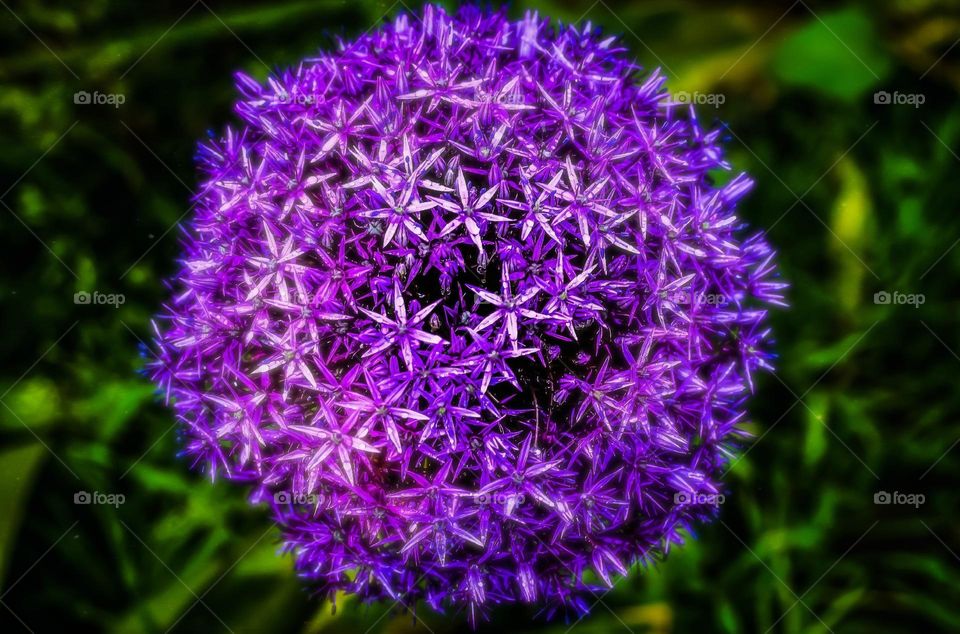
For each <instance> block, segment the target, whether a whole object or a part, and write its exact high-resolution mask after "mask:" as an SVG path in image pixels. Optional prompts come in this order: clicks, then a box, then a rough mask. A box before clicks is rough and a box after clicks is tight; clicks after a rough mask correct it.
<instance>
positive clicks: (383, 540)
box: [151, 7, 783, 619]
mask: <svg viewBox="0 0 960 634" xmlns="http://www.w3.org/2000/svg"><path fill="white" fill-rule="evenodd" d="M639 70H640V69H639V68H638V67H637V66H636V65H635V64H633V63H631V62H630V61H629V58H628V57H627V54H626V52H625V50H624V49H623V47H622V46H620V45H619V44H618V43H617V40H616V39H615V38H611V37H606V36H603V35H601V34H599V33H598V32H597V31H596V30H595V29H594V28H592V27H591V26H590V25H589V24H587V25H585V26H583V27H582V28H576V27H559V28H557V27H553V26H551V25H550V24H549V22H548V21H547V20H543V19H541V18H539V17H538V16H537V15H536V14H528V15H527V16H526V17H525V18H524V19H522V20H520V21H519V22H511V21H509V20H508V19H507V18H506V16H505V15H504V14H503V13H494V14H488V13H485V12H482V11H480V10H477V9H473V8H467V9H463V10H461V11H460V12H459V13H458V14H457V15H455V16H451V15H448V14H447V13H445V12H444V11H443V10H441V9H438V8H434V7H426V8H425V9H424V11H423V13H422V15H421V16H419V17H418V16H412V17H411V16H400V17H399V18H397V19H396V20H395V21H394V22H393V23H392V24H390V25H388V26H385V27H383V28H381V29H380V30H377V31H374V32H371V33H368V34H366V35H363V36H361V37H360V38H359V39H357V40H355V41H353V42H343V43H341V45H340V47H339V49H338V50H337V51H336V52H333V53H320V54H318V55H317V56H316V57H312V58H309V59H307V60H305V61H303V62H302V63H301V64H300V65H298V66H297V67H296V68H295V69H292V70H290V71H288V72H284V73H280V74H277V75H275V76H273V77H270V78H269V79H268V80H267V82H266V85H261V84H259V83H257V82H255V81H254V80H252V79H251V78H249V77H247V76H245V75H239V76H238V81H237V84H238V88H239V90H240V92H241V94H242V98H241V100H240V101H239V103H238V104H237V106H236V111H237V113H238V115H239V116H240V117H241V119H242V121H243V123H242V125H241V126H240V127H239V128H231V129H227V131H226V132H225V134H224V135H223V136H222V137H220V138H217V139H215V140H212V141H208V142H207V143H206V144H205V145H203V147H202V148H201V150H200V153H199V163H200V167H201V169H202V172H203V179H204V180H203V184H202V188H201V190H200V193H199V194H198V196H197V201H196V202H197V205H196V213H195V215H194V217H193V220H192V224H191V229H190V231H188V232H187V233H188V237H187V239H186V242H185V247H184V249H185V253H184V256H183V260H182V266H181V268H180V270H179V273H178V274H177V276H176V277H175V279H174V280H173V282H172V285H171V286H172V288H173V293H174V294H173V297H172V299H171V300H170V302H169V303H168V305H167V306H166V307H165V310H164V312H163V313H162V314H161V315H160V316H159V317H158V319H157V320H156V324H155V329H156V339H157V343H158V346H159V349H160V353H159V355H158V357H157V358H156V360H155V361H153V362H151V372H152V375H153V377H154V378H155V380H156V381H157V383H158V384H159V385H160V386H161V389H162V390H163V391H164V392H166V393H167V395H168V396H169V397H170V398H171V401H172V402H173V406H174V408H175V410H176V415H177V417H178V419H179V420H180V423H181V427H180V429H181V432H182V439H183V444H184V451H185V454H186V455H188V456H189V457H191V458H192V459H193V460H194V461H195V462H196V464H197V465H199V466H201V467H202V468H204V469H206V470H208V471H209V473H210V475H211V477H213V476H215V475H216V474H219V475H221V476H223V477H226V478H229V479H232V480H238V481H243V482H249V483H253V484H254V486H255V493H254V497H255V499H256V500H260V501H268V502H269V504H270V506H271V508H272V510H273V512H274V514H275V517H276V520H277V522H278V524H279V525H280V526H281V528H282V530H283V536H284V543H285V547H286V548H287V549H288V550H289V551H290V552H292V553H293V555H294V558H295V561H296V565H297V569H298V570H299V572H300V573H301V574H302V576H303V577H305V578H306V579H308V580H309V581H310V583H311V585H312V586H314V587H315V588H317V589H318V590H319V591H321V592H322V593H324V594H325V595H330V596H333V594H334V593H335V592H336V591H346V592H349V593H355V594H357V595H359V596H360V597H362V598H363V599H367V600H376V599H383V598H389V599H391V600H393V601H398V602H402V604H403V605H412V604H413V602H415V601H418V600H424V601H426V602H427V603H428V604H430V605H431V606H432V607H434V608H435V609H443V608H444V607H448V606H455V607H467V608H468V609H469V612H470V615H471V618H472V619H474V618H476V617H477V616H478V615H482V614H483V613H484V611H485V610H486V609H487V608H489V607H490V606H491V605H494V604H499V603H506V602H514V601H523V602H531V603H534V602H535V603H539V604H541V605H543V606H544V607H545V608H546V609H547V610H548V611H554V610H556V609H559V608H572V609H574V610H576V611H581V612H583V611H586V610H587V609H588V606H589V605H590V604H592V603H593V601H592V600H590V598H591V596H592V595H591V592H594V591H597V588H595V587H594V586H595V585H609V584H611V583H612V582H613V580H614V578H615V577H616V576H618V575H624V574H626V573H627V570H628V568H629V567H630V566H631V565H632V564H634V563H637V562H647V561H650V560H652V559H654V558H656V557H658V556H660V555H662V554H663V553H665V552H666V551H667V549H668V548H669V547H670V545H671V544H672V543H678V542H680V541H681V540H682V535H683V534H684V532H685V531H686V530H687V529H689V527H690V526H691V524H692V523H694V522H696V521H698V520H704V519H708V518H709V517H710V516H712V515H713V514H714V512H715V506H714V505H712V504H711V503H710V501H711V500H712V499H713V497H712V496H713V495H715V494H718V493H719V492H720V491H721V488H720V484H719V482H718V477H719V475H720V474H721V473H722V472H723V470H724V467H725V465H726V464H728V462H729V459H730V457H731V455H732V451H733V449H734V448H735V440H736V439H737V437H738V431H737V425H738V423H740V422H742V420H743V418H744V416H745V411H744V405H745V399H746V397H747V396H748V394H749V392H750V391H751V389H752V385H753V380H752V375H753V373H754V372H755V371H756V370H758V369H764V368H767V367H768V359H769V356H770V353H769V351H768V339H769V331H768V328H767V326H766V325H765V322H766V317H767V315H766V311H765V310H764V308H763V304H764V303H772V304H779V303H781V302H782V300H781V294H780V293H781V291H782V288H783V284H782V283H780V282H778V281H777V279H776V271H775V267H774V264H773V253H772V251H771V249H770V247H769V246H768V244H767V242H766V241H765V240H764V239H763V238H762V237H761V236H759V235H752V236H748V235H745V234H744V233H743V223H742V222H741V221H740V220H739V219H738V218H737V216H736V215H735V210H734V207H735V204H736V202H737V200H738V199H740V198H741V197H742V196H743V195H744V194H745V193H746V192H747V191H748V190H749V189H750V187H751V181H750V179H749V178H748V177H747V176H745V175H742V174H741V175H739V176H735V177H733V178H732V179H729V182H728V183H727V184H726V185H725V186H722V187H717V186H715V185H714V181H713V179H712V178H711V175H710V172H711V170H729V169H730V168H729V166H728V165H727V163H726V162H724V160H723V158H722V152H721V149H720V147H719V145H718V142H719V139H720V133H719V132H718V131H707V130H704V129H703V128H702V127H701V125H700V124H699V123H698V121H697V119H696V117H695V114H694V112H693V110H692V109H691V108H690V107H689V106H680V105H678V104H676V103H673V102H671V100H670V98H669V95H668V93H667V92H666V91H665V89H664V87H663V85H664V78H663V77H662V76H661V75H660V74H659V73H658V72H653V73H652V74H649V75H647V76H645V77H644V76H642V75H640V73H639Z"/></svg>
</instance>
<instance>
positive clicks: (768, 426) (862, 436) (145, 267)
mask: <svg viewBox="0 0 960 634" xmlns="http://www.w3.org/2000/svg"><path fill="white" fill-rule="evenodd" d="M412 6H413V5H412V3H411V7H412ZM530 6H535V7H536V8H538V9H539V10H540V11H541V12H542V13H544V14H548V15H552V16H555V17H558V18H562V19H565V20H567V21H571V22H575V21H578V20H580V19H583V20H587V19H589V20H593V21H594V22H596V23H598V24H600V25H602V26H604V27H605V28H607V29H609V30H611V31H613V32H622V33H625V34H626V35H625V42H626V43H627V44H628V45H629V46H631V47H632V50H633V52H634V54H635V55H636V56H637V57H638V59H639V60H640V61H641V62H642V63H643V64H644V65H645V66H647V67H653V66H657V65H661V66H663V67H664V72H665V74H666V75H667V77H668V84H667V85H668V87H669V88H670V89H671V90H673V91H681V92H685V93H686V94H689V95H690V98H691V99H702V100H706V99H707V98H709V97H711V96H713V99H712V102H713V104H716V108H714V107H713V105H712V104H710V103H704V104H703V105H701V106H700V107H699V113H700V116H701V119H702V120H703V121H710V120H711V119H714V118H716V120H718V121H722V122H724V123H725V124H726V125H728V129H729V136H728V140H727V143H728V150H729V154H730V161H731V163H732V164H733V165H734V166H735V167H736V168H738V169H742V170H745V171H748V172H749V173H751V174H752V175H754V176H755V177H756V179H757V181H758V185H757V187H756V189H755V190H754V191H753V192H752V193H751V194H750V195H749V196H748V197H747V198H745V199H744V200H743V201H742V203H741V209H742V213H743V215H744V216H745V217H746V219H747V220H749V221H750V223H751V225H753V226H756V227H768V228H771V231H770V240H771V242H772V243H773V244H774V245H775V246H776V247H777V248H778V249H779V250H780V262H781V266H782V269H783V274H784V277H785V278H786V279H788V280H790V281H791V282H792V284H793V286H792V288H791V290H790V293H789V300H790V303H791V305H792V309H791V310H790V311H785V312H783V313H781V314H778V315H776V316H775V318H774V329H775V332H776V334H777V339H778V345H777V348H778V352H779V355H780V356H779V359H778V361H777V364H776V366H777V367H776V374H775V375H770V376H765V377H763V378H762V379H761V380H760V382H759V384H758V386H757V397H756V398H755V399H754V400H753V401H752V405H751V413H752V418H751V420H750V423H749V424H748V425H746V427H747V428H748V429H749V430H750V431H752V432H753V433H754V434H755V435H756V437H757V439H758V440H757V441H756V443H755V445H753V446H752V447H750V448H749V450H748V451H747V452H746V453H745V455H744V456H743V457H742V458H741V459H740V460H738V461H737V462H736V463H735V465H734V467H733V469H732V470H731V472H730V473H729V474H728V476H727V482H728V483H729V485H730V489H731V490H730V494H729V495H728V496H727V499H726V502H725V504H724V505H723V507H722V509H721V513H720V522H718V523H715V524H713V525H711V526H710V527H708V528H705V529H703V530H702V531H701V532H700V534H699V535H697V536H696V539H691V540H690V541H689V543H687V544H686V545H684V546H682V547H680V548H677V549H675V550H673V551H672V552H671V553H670V556H669V557H668V558H667V560H666V561H665V562H663V563H661V564H658V565H657V566H655V567H651V568H649V569H648V570H646V571H643V572H640V573H639V574H638V573H634V574H632V575H631V576H630V578H629V579H628V580H624V581H621V582H619V583H618V584H617V585H616V587H615V588H614V590H613V591H612V592H610V593H609V594H606V595H601V596H602V603H598V604H597V605H596V606H595V607H594V609H593V613H592V614H591V615H590V616H589V617H586V618H585V619H583V620H582V621H580V622H577V623H573V622H571V623H562V622H553V623H549V622H545V621H544V620H542V619H538V618H536V615H535V614H534V613H533V612H532V611H531V610H528V609H525V608H522V607H517V608H509V609H506V608H505V609H502V610H497V611H496V612H495V613H494V614H493V620H492V621H491V623H489V624H488V625H486V626H483V628H482V629H483V630H489V631H502V630H503V629H504V628H505V627H507V628H509V629H510V630H512V631H524V632H556V633H557V634H560V633H563V632H567V631H568V630H569V628H570V627H571V626H573V631H576V632H587V631H590V632H608V631H609V632H617V631H620V630H623V629H624V628H625V627H626V629H629V630H631V631H634V632H641V631H645V632H666V631H694V630H707V631H727V632H739V631H759V632H764V631H769V630H772V631H783V632H807V631H822V630H824V629H827V628H829V629H830V630H832V631H835V632H859V631H864V632H866V631H870V632H877V631H900V630H904V629H908V628H909V629H910V630H917V631H946V630H956V629H957V628H960V607H958V605H957V601H956V587H957V586H958V585H960V561H958V559H957V555H956V554H955V553H960V529H958V528H957V526H958V524H957V522H956V509H957V508H958V505H960V500H958V493H957V489H956V487H954V486H951V483H952V482H953V481H955V480H956V478H957V477H958V475H960V473H958V472H960V448H953V450H952V451H950V449H951V448H952V447H953V445H954V444H955V443H956V442H957V440H958V438H960V420H958V414H960V393H958V392H957V391H956V390H954V389H953V381H954V380H956V379H957V378H958V374H960V373H958V370H960V358H958V357H957V353H960V329H958V324H957V318H956V315H957V308H958V306H957V302H956V300H955V299H954V297H953V291H954V288H955V285H954V284H953V283H952V281H953V280H954V279H955V278H956V275H957V274H958V272H960V248H957V249H954V248H952V247H953V246H954V245H955V241H956V240H957V237H958V236H960V219H958V218H957V217H956V214H955V213H953V212H954V211H955V209H956V201H957V199H958V194H960V181H958V179H957V178H956V177H955V174H956V172H957V168H958V165H960V158H958V157H957V153H956V152H957V151H956V150H955V149H954V148H956V147H958V146H960V110H958V108H957V106H956V105H955V104H956V103H957V90H958V89H960V62H958V50H960V47H957V48H952V49H951V48H950V47H951V45H952V44H954V40H955V37H956V33H957V32H958V28H957V27H958V21H957V20H956V19H955V18H950V17H948V16H947V15H946V13H945V12H944V11H943V10H942V9H941V8H940V7H939V6H938V5H937V4H936V3H934V2H932V1H928V2H919V3H908V2H893V3H886V4H885V5H884V6H875V5H874V4H873V3H865V2H864V3H858V2H845V3H843V5H842V6H841V7H837V6H836V5H833V4H831V5H828V4H826V3H824V4H822V5H821V4H819V3H811V2H801V3H796V4H791V3H789V2H786V3H782V4H777V5H772V4H767V3H763V4H761V3H757V4H756V6H754V5H750V4H746V3H741V2H726V3H707V2H703V3H696V2H687V3H683V4H674V3H665V2H635V3H629V4H628V3H614V2H612V1H606V0H604V1H602V2H598V3H593V2H569V3H567V2H565V3H560V2H556V1H553V2H551V1H542V2H535V3H534V2H517V3H515V4H514V5H512V6H511V8H510V12H511V15H513V16H519V15H520V14H522V12H523V10H525V9H526V8H528V7H530ZM402 8H403V6H402V4H401V3H395V4H394V5H392V6H391V5H390V3H382V2H373V1H367V0H358V1H356V2H350V3H343V2H336V1H334V0H320V1H286V2H284V1H279V2H266V1H264V0H254V1H250V2H230V3H227V2H198V3H194V4H191V3H190V2H158V3H149V4H140V3H122V2H113V3H111V2H107V1H106V0H91V1H90V2H85V3H65V2H64V3H56V4H54V3H52V2H44V3H33V2H21V3H14V2H10V3H9V9H10V10H12V11H13V12H15V13H16V15H17V16H18V17H19V20H18V19H17V18H15V17H14V16H13V15H12V13H11V12H10V10H7V9H5V8H0V14H2V15H3V19H2V20H0V33H2V34H3V36H4V37H3V40H2V44H0V81H2V83H3V90H0V130H2V132H0V134H2V135H3V141H4V143H3V147H4V148H5V152H4V153H3V155H2V156H0V173H2V180H0V182H2V183H3V185H2V186H0V203H2V204H0V207H4V208H3V209H0V218H2V223H3V224H2V231H0V243H2V245H0V246H2V249H3V252H4V256H5V263H6V266H5V267H4V270H3V273H2V275H0V297H2V301H3V308H4V323H5V324H6V326H7V336H5V337H4V338H3V339H2V340H0V350H2V353H3V359H4V363H3V370H2V374H0V377H2V379H0V401H2V405H3V407H0V434H2V439H3V448H2V449H0V452H2V457H0V468H2V471H3V476H4V477H3V479H2V482H3V484H2V486H0V575H2V577H0V579H2V588H3V590H2V602H3V604H4V606H7V609H5V610H0V615H2V616H0V619H2V620H3V621H4V624H5V625H7V624H9V625H10V626H12V627H8V628H5V631H16V628H21V629H22V628H24V627H27V628H29V629H31V630H33V631H47V630H52V629H62V628H63V627H64V626H69V627H73V628H75V629H79V630H88V629H89V630H97V631H108V632H109V631H114V632H140V631H143V632H155V631H159V632H164V631H168V630H170V629H173V630H175V631H195V630H200V629H201V628H204V629H211V628H213V629H215V630H219V629H222V628H227V627H228V628H229V629H230V630H233V631H238V632H239V631H242V630H245V631H254V632H260V631H277V632H283V631H290V632H340V631H360V632H365V631H390V632H403V631H421V632H423V631H432V632H437V633H440V632H454V631H461V630H462V629H463V628H464V623H465V620H464V615H462V614H455V613H452V614H448V615H436V614H432V613H429V612H428V611H425V610H420V611H418V612H417V613H416V615H417V618H418V619H420V618H422V619H423V621H422V622H421V621H419V620H416V619H414V618H413V617H412V616H411V615H410V614H409V613H406V614H403V613H402V610H401V609H400V606H395V605H390V604H389V603H386V604H377V605H374V606H371V607H360V606H357V605H354V604H353V603H351V602H350V601H347V600H344V601H338V603H337V610H336V613H335V614H331V605H330V604H329V603H327V602H321V601H316V600H311V599H310V597H309V596H307V595H306V594H305V593H304V591H303V590H302V587H301V584H300V583H299V582H298V580H297V579H296V578H295V576H294V574H293V570H292V563H291V561H290V559H289V558H285V557H278V556H277V555H276V551H277V546H278V544H277V538H278V534H277V532H276V530H275V529H273V528H272V527H271V528H270V529H269V530H268V529H267V526H266V524H265V523H264V517H265V513H264V509H263V508H257V507H250V506H249V505H248V504H247V501H246V500H245V498H244V493H243V491H242V490H241V489H240V488H238V487H231V486H227V485H225V484H224V483H220V482H217V483H215V484H211V483H210V482H209V480H205V479H203V478H202V477H201V476H200V475H198V474H196V473H193V472H191V471H190V470H189V464H188V463H187V462H186V461H183V460H179V459H177V457H176V456H177V452H178V450H179V444H178V441H177V438H176V434H175V432H174V431H173V419H172V417H171V415H170V413H169V411H168V410H167V409H166V408H165V407H163V405H162V404H161V403H160V402H159V401H157V400H156V399H155V398H154V396H153V393H152V390H151V387H150V385H149V383H148V382H147V381H146V380H145V379H142V378H141V377H139V376H138V375H137V372H138V370H139V369H140V367H141V359H140V357H139V354H138V350H137V349H138V347H139V346H140V345H141V341H145V340H147V339H148V337H149V334H150V333H149V331H148V320H149V317H150V315H151V314H153V313H154V312H155V311H156V309H157V307H158V305H159V303H160V302H161V301H162V300H163V299H164V298H165V296H166V290H165V289H164V287H163V286H162V280H163V279H165V278H166V277H168V276H169V275H170V274H172V273H173V271H174V270H175V258H176V257H177V254H178V252H179V250H180V249H179V246H178V244H177V237H178V236H177V234H178V230H177V229H176V228H175V227H176V223H177V222H178V220H179V219H180V218H181V217H182V216H183V215H184V213H185V212H187V211H188V210H189V206H190V197H191V195H192V188H193V185H194V184H195V181H194V178H195V176H194V168H193V161H192V158H193V153H194V150H195V148H194V146H193V142H194V139H196V138H198V137H200V136H201V135H202V134H204V132H205V130H206V129H207V128H208V127H217V128H219V127H220V126H221V124H223V123H225V122H227V121H229V120H230V119H231V118H232V116H233V115H232V113H231V112H230V106H231V103H232V102H233V99H234V96H233V87H232V73H233V71H235V70H237V69H242V70H245V71H246V72H248V73H249V74H251V75H254V76H257V77H259V78H263V77H264V76H265V75H266V72H267V67H268V65H269V67H273V66H274V65H276V66H283V65H284V64H288V63H292V62H294V61H295V60H297V59H299V58H301V57H303V56H304V55H306V54H308V53H309V52H310V51H313V50H315V49H316V48H318V47H330V46H333V45H334V43H335V37H336V35H338V34H343V35H345V36H353V35H356V34H358V33H362V32H363V31H365V30H366V29H367V28H368V27H369V26H371V25H372V24H374V23H375V22H377V21H378V20H380V19H381V18H382V16H384V14H387V15H394V14H395V13H396V12H397V10H400V9H402ZM20 20H22V22H20ZM171 25H173V26H172V27H171ZM771 25H772V28H771ZM34 34H35V35H36V36H37V37H39V38H40V39H42V41H43V43H45V44H41V42H40V41H38V40H37V39H36V37H35V35H34ZM47 47H49V49H48V48H47ZM941 56H943V57H942V59H940V60H939V61H937V60H938V58H940V57H941ZM58 58H59V59H58ZM78 91H87V92H89V93H91V99H93V98H94V97H93V93H95V92H96V93H99V94H100V95H123V96H124V103H123V104H122V105H118V106H117V107H113V106H112V105H110V104H106V103H105V104H100V105H97V104H86V105H85V104H82V103H75V93H77V92H78ZM877 91H885V92H886V93H889V94H890V99H891V101H892V102H893V103H889V104H886V103H882V101H884V99H883V95H882V94H881V96H880V98H879V99H878V98H875V93H876V92H877ZM718 95H722V97H723V99H722V100H720V99H717V98H716V97H717V96H718ZM913 95H922V96H923V103H922V104H919V105H917V106H916V107H914V105H911V104H910V103H906V102H903V103H898V101H901V102H902V101H903V100H904V99H907V98H909V97H910V96H913ZM115 101H116V100H115ZM720 101H722V103H719V102H720ZM877 101H880V102H881V103H877ZM916 101H917V100H916V99H914V102H916ZM798 197H799V198H800V199H799V201H798ZM78 291H88V292H93V291H97V292H100V293H103V294H105V295H110V294H122V295H123V297H124V302H123V304H122V305H120V306H118V307H117V308H114V307H113V306H111V305H106V304H99V305H94V304H92V303H91V304H76V303H74V293H77V292H78ZM883 291H885V292H888V293H891V294H893V293H894V292H897V293H902V294H904V296H909V295H911V294H922V295H923V297H924V300H925V301H924V303H923V304H922V305H919V306H917V307H914V306H913V305H910V304H903V303H896V301H891V302H890V303H887V304H883V303H879V304H878V303H875V297H874V294H875V293H878V292H883ZM904 296H895V295H891V298H896V297H904ZM882 298H883V296H881V299H882ZM798 399H799V400H798ZM80 491H87V492H91V493H92V492H95V491H96V492H100V493H104V494H113V495H116V494H121V495H123V496H124V500H123V504H121V505H118V506H116V507H114V506H111V505H107V504H90V505H82V504H81V505H78V504H75V503H74V496H75V494H76V493H77V492H80ZM880 491H888V492H891V493H892V492H894V491H897V492H899V493H907V494H912V493H919V494H923V495H924V496H925V501H924V503H923V504H922V505H919V506H917V507H914V506H910V505H905V504H890V505H877V504H875V502H874V496H875V494H876V493H878V492H880ZM117 499H118V498H116V497H115V498H113V500H114V501H117ZM901 499H902V498H901ZM198 598H199V599H200V601H199V602H198ZM798 600H799V602H798ZM781 617H782V618H781ZM428 628H429V630H428Z"/></svg>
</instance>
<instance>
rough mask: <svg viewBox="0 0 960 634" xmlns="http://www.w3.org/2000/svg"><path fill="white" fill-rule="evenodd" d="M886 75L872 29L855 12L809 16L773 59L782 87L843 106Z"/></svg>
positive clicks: (886, 63) (885, 60) (885, 63)
mask: <svg viewBox="0 0 960 634" xmlns="http://www.w3.org/2000/svg"><path fill="white" fill-rule="evenodd" d="M889 70H890V61H889V59H888V58H887V56H886V54H885V53H884V51H883V50H882V49H881V48H880V47H879V45H878V44H877V38H876V35H875V33H874V28H873V23H872V22H871V20H870V18H868V17H867V16H866V15H865V14H864V13H863V12H862V11H860V10H859V9H845V10H843V11H838V12H836V13H824V14H822V15H819V17H817V15H812V16H811V18H810V21H809V22H808V23H807V25H806V26H804V27H802V28H800V29H799V30H798V31H796V32H795V33H793V34H792V35H790V36H789V37H787V38H786V39H785V40H784V41H783V42H782V43H781V45H780V48H779V49H778V50H777V51H776V53H775V54H774V56H773V71H774V74H775V75H776V76H777V77H778V78H779V79H780V80H781V81H783V83H784V84H786V85H788V86H796V87H800V88H807V89H810V90H814V91H816V92H819V93H821V94H825V95H828V96H831V97H836V98H838V99H842V100H845V101H853V100H855V99H857V98H859V97H860V96H861V95H863V93H864V92H865V91H867V90H868V89H869V88H870V87H871V86H874V85H875V84H877V83H878V82H879V81H880V80H882V79H883V77H885V76H886V75H887V73H888V72H889Z"/></svg>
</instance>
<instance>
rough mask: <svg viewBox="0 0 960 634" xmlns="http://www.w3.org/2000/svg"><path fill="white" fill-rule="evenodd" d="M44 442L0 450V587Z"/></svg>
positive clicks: (41, 455)
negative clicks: (0, 484)
mask: <svg viewBox="0 0 960 634" xmlns="http://www.w3.org/2000/svg"><path fill="white" fill-rule="evenodd" d="M43 452H44V449H43V445H41V444H40V443H34V444H31V445H25V446H23V447H16V448H14V449H7V450H5V451H4V452H3V453H0V482H3V486H2V487H0V517H2V518H3V521H2V522H0V587H5V586H3V585H2V583H3V581H4V578H5V576H6V570H7V564H8V563H9V560H8V557H9V556H10V552H11V550H12V548H13V539H14V538H15V537H16V535H17V531H18V529H19V528H20V519H21V516H22V515H23V512H24V510H25V509H26V501H27V498H28V496H29V495H30V485H31V483H32V482H33V478H34V475H35V472H36V470H37V467H38V466H39V465H40V462H41V459H42V458H43Z"/></svg>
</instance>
